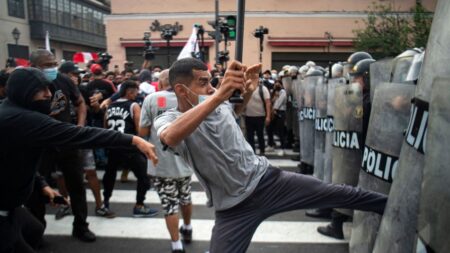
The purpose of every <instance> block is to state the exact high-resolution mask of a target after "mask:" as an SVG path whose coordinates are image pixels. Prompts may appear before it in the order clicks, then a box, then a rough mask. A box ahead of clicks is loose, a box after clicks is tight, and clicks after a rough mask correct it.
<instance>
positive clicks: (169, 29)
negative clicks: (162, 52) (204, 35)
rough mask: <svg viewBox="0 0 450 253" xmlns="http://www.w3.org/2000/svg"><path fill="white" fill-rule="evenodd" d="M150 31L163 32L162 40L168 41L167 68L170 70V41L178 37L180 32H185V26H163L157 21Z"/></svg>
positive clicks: (177, 24)
mask: <svg viewBox="0 0 450 253" xmlns="http://www.w3.org/2000/svg"><path fill="white" fill-rule="evenodd" d="M150 30H151V31H153V32H155V31H159V32H161V38H162V39H163V40H165V41H166V44H167V45H166V46H167V65H168V66H167V67H169V68H170V41H171V40H172V39H173V36H176V35H177V34H178V32H180V31H182V30H183V26H182V25H180V24H179V23H178V22H175V24H174V25H172V24H165V25H161V24H160V23H159V21H158V20H155V21H154V22H153V23H152V25H151V26H150Z"/></svg>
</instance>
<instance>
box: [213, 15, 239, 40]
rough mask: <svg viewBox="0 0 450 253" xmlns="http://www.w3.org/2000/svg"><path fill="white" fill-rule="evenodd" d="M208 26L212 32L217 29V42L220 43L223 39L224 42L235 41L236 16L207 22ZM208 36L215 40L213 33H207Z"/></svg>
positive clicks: (221, 17) (222, 17)
mask: <svg viewBox="0 0 450 253" xmlns="http://www.w3.org/2000/svg"><path fill="white" fill-rule="evenodd" d="M207 23H208V25H210V26H211V27H212V28H213V29H214V30H216V29H219V31H220V33H221V36H220V38H219V41H222V39H223V38H225V39H226V40H236V16H235V15H229V16H220V17H219V19H218V20H217V23H216V20H209V21H207ZM208 35H209V36H210V37H211V38H213V39H214V38H215V32H214V31H211V32H208Z"/></svg>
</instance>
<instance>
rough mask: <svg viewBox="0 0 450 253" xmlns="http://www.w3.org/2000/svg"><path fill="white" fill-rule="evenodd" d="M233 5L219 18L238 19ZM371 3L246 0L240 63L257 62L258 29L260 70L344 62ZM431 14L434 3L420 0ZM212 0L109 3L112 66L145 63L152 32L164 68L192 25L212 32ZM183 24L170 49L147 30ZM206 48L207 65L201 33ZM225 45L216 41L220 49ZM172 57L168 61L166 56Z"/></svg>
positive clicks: (398, 5)
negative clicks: (258, 34) (146, 37)
mask: <svg viewBox="0 0 450 253" xmlns="http://www.w3.org/2000/svg"><path fill="white" fill-rule="evenodd" d="M236 2H237V1H235V0H234V1H232V0H220V1H219V12H220V15H224V16H227V15H236V9H237V4H236ZM372 2H373V0H348V1H328V0H316V1H309V0H283V1H275V0H247V1H246V14H245V15H246V16H245V23H244V24H245V25H244V26H245V28H244V36H243V38H244V47H243V62H244V63H245V64H252V63H256V62H258V61H259V53H260V41H259V39H258V38H255V37H254V35H253V33H254V31H255V29H257V28H258V27H260V26H263V27H266V28H268V31H269V32H268V34H267V35H266V36H265V40H264V41H263V52H262V63H263V68H264V69H267V68H277V69H279V68H280V67H281V66H282V65H284V64H295V65H302V64H304V63H305V62H306V61H307V60H314V61H316V63H319V64H321V65H326V64H328V62H329V61H339V60H345V59H346V58H347V57H348V55H349V54H350V53H351V52H353V51H354V49H353V38H354V34H353V30H354V29H359V28H363V27H362V26H363V23H362V22H361V21H362V19H364V18H366V17H367V14H366V13H365V11H366V10H367V9H368V6H370V5H371V3H372ZM379 2H380V3H383V2H384V3H393V4H394V7H395V9H396V10H398V11H399V12H408V11H409V10H410V9H411V8H412V7H413V6H414V5H415V3H416V0H395V1H394V0H384V1H383V0H380V1H379ZM421 2H422V4H423V5H424V7H425V8H427V9H428V10H430V11H434V8H435V5H436V0H424V1H421ZM214 10H215V0H191V1H184V0H183V1H179V0H164V1H155V0H127V1H123V0H112V1H111V15H108V16H106V17H105V24H106V34H107V50H108V52H109V53H110V54H111V55H113V57H114V58H113V59H112V64H114V65H119V66H120V67H122V66H123V63H124V62H125V61H132V62H134V67H136V68H139V67H140V64H141V63H142V62H143V57H142V52H143V47H144V42H143V40H142V38H143V34H144V32H151V40H152V42H153V46H156V47H159V50H158V51H157V55H156V58H155V60H154V64H156V65H162V66H164V67H167V66H168V65H169V64H170V63H171V62H173V61H174V60H175V59H176V56H177V55H178V53H179V52H180V51H181V49H182V47H183V46H184V44H185V43H186V41H187V39H188V37H189V36H190V34H191V32H192V26H193V25H194V24H201V25H203V27H204V28H205V30H212V28H211V26H209V25H208V24H207V22H208V21H210V20H214V14H215V12H214ZM155 20H158V22H159V23H160V24H172V25H173V24H175V23H176V22H178V23H179V24H180V25H182V26H183V30H182V31H180V32H179V33H178V34H177V36H175V37H174V39H173V40H172V41H170V49H167V43H166V41H165V40H164V39H162V38H161V33H160V32H158V31H155V32H152V31H150V26H152V23H153V22H154V21H155ZM204 45H205V48H206V52H207V59H210V63H213V62H214V59H215V54H216V52H215V44H214V40H213V39H211V38H210V37H208V35H207V34H205V43H204ZM234 45H235V42H233V41H231V42H229V43H228V49H229V51H230V58H231V59H233V58H234V53H235V46H234ZM223 49H224V43H223V42H222V43H220V50H223ZM168 52H169V53H170V58H169V59H170V60H167V59H168V58H167V54H168Z"/></svg>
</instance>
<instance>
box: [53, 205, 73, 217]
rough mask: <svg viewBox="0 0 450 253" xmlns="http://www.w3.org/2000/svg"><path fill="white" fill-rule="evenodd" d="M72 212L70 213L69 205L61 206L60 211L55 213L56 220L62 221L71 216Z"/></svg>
mask: <svg viewBox="0 0 450 253" xmlns="http://www.w3.org/2000/svg"><path fill="white" fill-rule="evenodd" d="M71 214H72V212H71V211H70V206H69V205H61V206H60V207H59V208H58V210H57V211H56V213H55V220H60V219H62V218H64V217H65V216H67V215H71Z"/></svg>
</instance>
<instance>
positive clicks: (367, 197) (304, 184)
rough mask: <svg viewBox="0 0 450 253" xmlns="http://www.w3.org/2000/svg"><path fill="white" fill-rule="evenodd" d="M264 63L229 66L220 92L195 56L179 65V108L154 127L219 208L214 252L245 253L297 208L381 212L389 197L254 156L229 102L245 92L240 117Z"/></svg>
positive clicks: (173, 81) (174, 73)
mask: <svg viewBox="0 0 450 253" xmlns="http://www.w3.org/2000/svg"><path fill="white" fill-rule="evenodd" d="M260 69H261V65H259V64H258V65H254V66H251V67H249V68H248V69H247V68H246V67H245V66H243V65H241V64H240V63H238V62H235V61H234V62H232V63H231V64H230V66H229V68H228V70H227V71H226V73H225V76H224V80H223V82H222V84H221V86H220V88H219V89H218V90H214V88H213V87H212V86H211V84H210V83H209V79H210V75H209V73H208V71H207V68H206V66H205V65H204V64H203V63H202V62H201V61H199V60H196V59H193V58H187V59H181V60H179V61H176V62H175V63H174V64H173V65H172V67H171V68H170V72H169V83H170V85H171V87H172V88H173V90H174V91H175V94H176V96H177V100H178V107H177V108H176V109H172V110H169V111H167V112H166V113H163V114H162V115H160V116H159V117H157V118H156V120H155V123H154V126H155V129H156V130H157V134H158V136H159V137H160V140H161V142H162V143H164V145H165V146H166V148H170V150H172V152H174V153H175V154H178V155H180V156H181V157H182V158H184V159H185V160H186V161H187V162H188V163H189V165H190V166H191V167H192V168H193V169H194V172H195V173H196V175H197V177H198V178H199V181H200V183H201V184H202V185H203V187H204V188H205V190H206V193H207V196H208V199H209V206H214V208H215V211H216V213H215V217H216V220H215V225H214V228H213V232H212V237H211V245H210V251H211V252H212V253H219V252H245V251H246V250H247V248H248V246H249V244H250V241H251V239H252V236H253V234H254V232H255V231H256V229H257V227H258V226H259V224H260V223H261V222H263V221H264V220H265V219H266V218H268V217H269V216H271V215H274V214H277V213H280V212H286V211H291V210H296V209H305V208H323V207H345V208H352V209H358V210H365V211H374V212H377V213H380V214H381V213H383V210H384V207H385V205H386V200H387V198H386V196H385V195H382V194H378V193H374V192H369V191H365V190H362V189H358V188H353V187H350V186H344V185H332V184H325V183H323V182H322V181H320V180H318V179H315V178H313V177H311V176H305V175H301V174H295V173H291V172H287V171H281V170H279V169H277V168H274V167H272V166H270V164H269V162H268V160H267V159H266V158H264V157H260V156H256V155H255V153H254V151H253V150H252V148H251V147H250V145H249V144H248V143H247V142H246V141H245V138H244V137H243V135H242V132H241V130H240V128H239V126H238V125H237V124H236V121H235V120H234V117H233V109H232V107H231V106H230V104H229V103H228V102H225V101H228V98H229V97H230V96H231V95H232V94H233V92H234V91H235V90H240V91H241V94H242V95H243V97H244V103H243V104H241V105H236V106H235V108H234V110H235V112H236V113H239V112H241V111H242V109H243V107H244V106H245V104H246V103H247V102H248V100H249V98H250V96H251V94H252V92H253V91H254V90H255V88H256V87H257V85H258V73H259V71H260Z"/></svg>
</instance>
